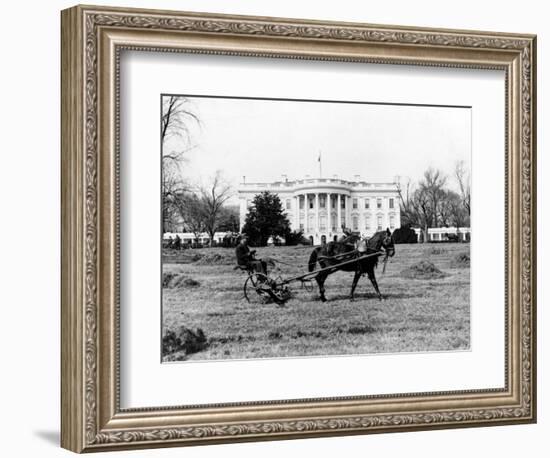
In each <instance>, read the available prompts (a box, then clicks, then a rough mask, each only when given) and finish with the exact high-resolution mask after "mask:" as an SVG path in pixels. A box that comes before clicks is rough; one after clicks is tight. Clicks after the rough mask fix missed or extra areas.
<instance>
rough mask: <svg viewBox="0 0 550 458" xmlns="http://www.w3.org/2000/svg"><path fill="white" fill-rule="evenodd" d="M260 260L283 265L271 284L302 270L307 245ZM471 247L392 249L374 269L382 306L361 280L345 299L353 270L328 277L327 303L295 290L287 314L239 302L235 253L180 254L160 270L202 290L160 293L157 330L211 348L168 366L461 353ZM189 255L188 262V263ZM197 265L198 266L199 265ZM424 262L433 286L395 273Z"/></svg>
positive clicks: (466, 331) (240, 279) (268, 251)
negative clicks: (437, 273)
mask: <svg viewBox="0 0 550 458" xmlns="http://www.w3.org/2000/svg"><path fill="white" fill-rule="evenodd" d="M257 251H258V256H259V257H272V258H275V259H279V260H281V261H283V262H285V263H287V264H291V265H287V264H280V265H279V266H278V269H275V270H273V271H271V272H270V275H271V276H272V277H277V276H281V277H282V278H288V277H292V276H295V275H300V274H302V273H305V272H306V271H307V261H308V258H309V255H310V253H311V251H312V248H311V247H270V248H263V249H258V250H257ZM464 253H467V254H468V255H469V245H468V244H443V243H442V244H433V245H432V244H415V245H397V246H396V255H395V257H394V258H393V259H391V260H390V261H389V262H388V264H387V268H386V273H385V274H382V265H380V266H379V267H378V269H377V270H376V275H377V279H378V284H379V286H380V290H381V292H382V294H383V295H384V298H385V300H384V301H379V300H378V299H377V297H376V296H375V294H374V289H373V288H372V285H371V283H370V281H369V280H368V278H367V277H366V276H365V277H363V278H361V280H360V281H359V284H358V287H357V290H356V300H355V301H354V302H350V300H349V293H350V289H351V282H352V279H353V274H352V273H349V272H348V273H346V272H337V273H335V274H333V275H331V276H329V278H328V279H327V281H326V283H325V285H326V294H327V299H328V302H325V303H322V302H321V301H320V300H319V294H318V288H317V284H316V283H315V282H313V283H312V285H313V287H314V288H313V291H308V290H306V289H304V288H301V286H300V283H293V284H292V285H291V289H292V291H293V298H292V299H291V300H289V301H288V302H287V304H286V305H285V306H284V307H278V306H277V305H275V304H273V303H267V304H264V303H258V304H249V303H248V302H247V301H246V300H245V299H244V295H243V283H244V281H245V280H246V274H245V273H243V272H240V271H238V270H234V269H233V266H234V261H233V260H234V250H233V249H223V248H213V249H198V250H187V252H186V253H182V255H181V257H182V258H184V257H185V258H187V259H195V261H193V262H183V263H182V262H181V261H180V260H178V259H177V257H175V256H171V260H174V262H166V259H165V262H164V265H163V271H164V272H165V273H173V274H180V275H183V276H185V278H190V279H193V280H196V281H197V282H198V283H199V284H200V286H195V287H185V286H182V287H178V288H164V289H163V321H164V322H163V328H164V329H176V328H177V327H179V326H186V327H188V328H190V329H196V328H201V329H202V330H203V331H204V333H205V335H206V337H207V338H208V347H207V348H206V349H205V350H203V351H201V352H198V353H193V354H189V355H185V354H171V355H168V356H166V357H165V360H212V359H246V358H281V357H298V356H321V355H351V354H371V353H396V352H427V351H452V350H467V349H468V348H469V345H470V268H469V264H464V263H462V264H461V263H457V262H456V259H457V257H458V256H460V255H463V254H464ZM190 254H192V255H193V256H190ZM198 258H200V259H201V260H197V259H198ZM208 259H213V264H210V263H209V262H208ZM422 260H424V261H429V262H431V263H433V264H434V265H435V266H436V267H437V268H438V269H440V270H442V271H443V272H445V273H446V274H447V276H445V277H444V278H439V279H409V278H403V277H402V275H401V271H402V270H404V269H406V268H408V267H410V266H411V265H413V264H416V263H418V262H420V261H422Z"/></svg>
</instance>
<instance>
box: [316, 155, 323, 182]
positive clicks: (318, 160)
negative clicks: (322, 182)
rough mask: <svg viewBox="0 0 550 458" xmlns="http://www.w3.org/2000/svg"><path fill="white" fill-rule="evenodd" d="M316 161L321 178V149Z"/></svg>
mask: <svg viewBox="0 0 550 458" xmlns="http://www.w3.org/2000/svg"><path fill="white" fill-rule="evenodd" d="M317 162H319V178H323V168H322V164H321V150H319V157H318V158H317Z"/></svg>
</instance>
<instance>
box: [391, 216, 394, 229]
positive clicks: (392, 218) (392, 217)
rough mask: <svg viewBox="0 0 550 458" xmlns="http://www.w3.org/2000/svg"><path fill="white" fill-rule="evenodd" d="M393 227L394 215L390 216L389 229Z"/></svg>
mask: <svg viewBox="0 0 550 458" xmlns="http://www.w3.org/2000/svg"><path fill="white" fill-rule="evenodd" d="M394 228H395V216H390V229H392V230H393V229H394Z"/></svg>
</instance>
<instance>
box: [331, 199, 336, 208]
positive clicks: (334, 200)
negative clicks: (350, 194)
mask: <svg viewBox="0 0 550 458" xmlns="http://www.w3.org/2000/svg"><path fill="white" fill-rule="evenodd" d="M331 202H332V203H331V207H332V208H336V199H331Z"/></svg>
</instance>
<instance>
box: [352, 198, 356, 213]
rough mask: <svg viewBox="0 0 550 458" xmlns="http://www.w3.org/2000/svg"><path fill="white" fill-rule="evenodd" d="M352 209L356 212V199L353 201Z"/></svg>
mask: <svg viewBox="0 0 550 458" xmlns="http://www.w3.org/2000/svg"><path fill="white" fill-rule="evenodd" d="M352 205H353V208H354V210H357V199H353V204H352Z"/></svg>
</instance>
